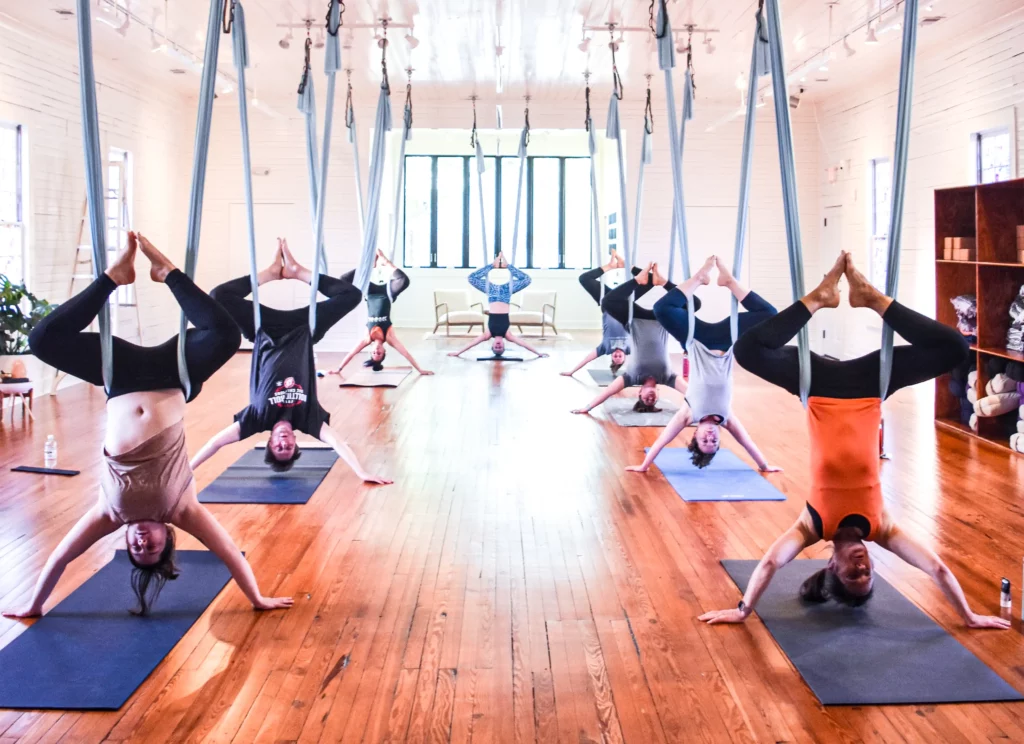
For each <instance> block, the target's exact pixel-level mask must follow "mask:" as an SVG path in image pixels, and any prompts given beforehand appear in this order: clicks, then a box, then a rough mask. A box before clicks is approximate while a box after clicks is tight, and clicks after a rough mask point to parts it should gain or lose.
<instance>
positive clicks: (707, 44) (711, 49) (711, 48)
mask: <svg viewBox="0 0 1024 744" xmlns="http://www.w3.org/2000/svg"><path fill="white" fill-rule="evenodd" d="M704 50H705V51H706V52H707V53H708V54H714V53H715V43H714V42H713V41H711V37H710V36H708V35H707V34H704Z"/></svg>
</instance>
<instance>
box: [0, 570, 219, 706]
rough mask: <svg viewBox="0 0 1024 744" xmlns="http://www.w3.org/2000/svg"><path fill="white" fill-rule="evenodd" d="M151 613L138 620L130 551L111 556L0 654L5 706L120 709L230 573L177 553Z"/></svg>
mask: <svg viewBox="0 0 1024 744" xmlns="http://www.w3.org/2000/svg"><path fill="white" fill-rule="evenodd" d="M177 561H178V567H179V568H180V569H181V576H180V577H178V579H176V580H175V581H168V582H167V584H166V585H165V586H164V588H163V591H161V592H160V596H159V598H158V599H157V601H156V604H155V606H154V607H153V610H152V612H151V614H150V615H148V616H146V617H136V616H135V615H132V614H130V613H129V612H128V610H129V609H130V608H132V607H134V606H135V595H134V594H132V590H131V583H130V581H129V577H130V575H131V569H132V566H131V563H130V562H129V561H128V554H127V552H125V551H123V550H119V551H117V553H116V554H115V555H114V559H113V560H112V561H111V562H110V563H108V564H107V565H105V566H104V567H103V568H101V569H100V570H99V571H98V572H96V573H95V574H93V576H92V577H90V578H89V580H88V581H86V582H85V583H84V584H82V585H81V586H80V587H78V588H77V589H75V591H74V592H72V593H71V595H70V596H68V597H67V598H66V599H65V600H64V601H63V602H61V603H60V604H59V605H57V606H56V607H54V608H53V609H52V610H50V611H49V612H48V613H47V614H46V615H44V616H43V617H41V618H40V619H39V620H37V621H36V622H35V624H34V625H32V627H30V628H29V629H28V630H26V631H25V632H24V633H22V634H21V635H20V636H18V637H17V638H15V639H14V640H13V641H11V643H10V644H8V645H7V646H6V647H5V648H3V649H0V670H2V671H0V708H43V709H49V710H54V709H56V710H117V709H118V708H120V707H121V706H122V705H124V704H125V701H127V700H128V698H129V697H131V695H132V693H133V692H135V690H136V689H138V687H139V685H141V684H142V683H143V682H144V681H145V680H146V677H148V676H149V675H150V674H151V673H152V671H153V670H154V669H156V667H157V665H158V664H159V663H160V662H161V661H162V660H163V658H164V657H165V656H167V654H168V653H169V652H170V651H171V649H172V648H174V646H175V645H176V644H177V643H178V641H180V640H181V639H182V637H183V636H184V635H185V633H187V632H188V629H189V628H191V627H192V625H193V624H194V623H195V621H196V620H198V619H199V616H200V615H202V614H203V612H204V611H205V610H206V608H207V607H208V606H209V605H210V603H211V602H212V601H213V600H214V599H215V598H216V596H217V594H219V593H220V590H221V589H223V588H224V586H225V585H226V584H227V583H228V580H229V579H230V578H231V574H230V573H229V572H228V569H227V566H225V565H224V564H223V563H222V562H221V560H220V559H219V558H218V557H217V556H216V555H214V554H213V553H210V552H208V551H205V550H183V551H178V557H177Z"/></svg>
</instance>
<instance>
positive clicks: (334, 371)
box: [331, 335, 370, 375]
mask: <svg viewBox="0 0 1024 744" xmlns="http://www.w3.org/2000/svg"><path fill="white" fill-rule="evenodd" d="M369 345H370V336H369V335H367V336H366V338H365V339H364V340H362V341H360V342H359V343H358V344H356V345H355V346H353V347H352V351H350V352H349V353H348V354H346V355H345V358H344V359H342V360H341V364H339V365H338V368H337V369H332V370H331V374H332V375H340V374H341V370H343V369H345V367H346V366H347V365H348V363H349V362H351V361H352V360H353V359H355V358H356V357H357V356H359V352H361V351H362V350H363V349H365V348H366V347H367V346H369Z"/></svg>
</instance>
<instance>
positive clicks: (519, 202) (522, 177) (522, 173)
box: [508, 96, 530, 266]
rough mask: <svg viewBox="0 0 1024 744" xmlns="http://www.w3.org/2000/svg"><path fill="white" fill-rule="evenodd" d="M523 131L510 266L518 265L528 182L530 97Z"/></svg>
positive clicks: (520, 139) (520, 141) (520, 142)
mask: <svg viewBox="0 0 1024 744" xmlns="http://www.w3.org/2000/svg"><path fill="white" fill-rule="evenodd" d="M523 116H524V121H523V131H522V132H521V133H520V134H519V188H518V190H517V191H516V217H515V220H516V221H515V222H514V223H513V224H512V257H511V258H509V260H508V263H509V266H515V265H516V251H517V250H518V248H519V215H520V214H521V213H522V207H523V184H524V183H525V182H526V148H527V147H528V146H529V144H530V97H529V96H527V97H526V112H525V113H524V115H523Z"/></svg>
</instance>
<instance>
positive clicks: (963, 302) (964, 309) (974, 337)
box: [950, 294, 978, 344]
mask: <svg viewBox="0 0 1024 744" xmlns="http://www.w3.org/2000/svg"><path fill="white" fill-rule="evenodd" d="M950 303H952V305H953V311H954V312H956V329H957V330H958V331H960V335H962V336H963V337H964V338H966V339H967V343H969V344H976V343H978V298H977V297H975V296H974V295H972V294H962V295H958V296H956V297H954V298H952V299H951V300H950Z"/></svg>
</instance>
